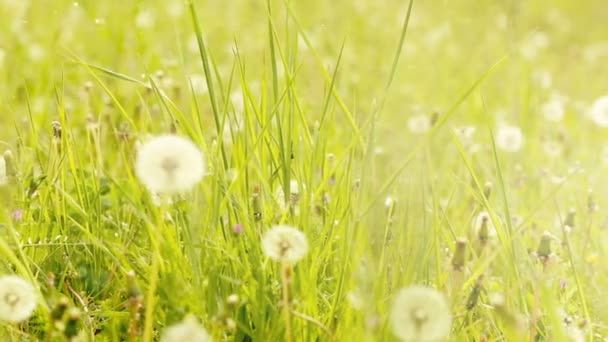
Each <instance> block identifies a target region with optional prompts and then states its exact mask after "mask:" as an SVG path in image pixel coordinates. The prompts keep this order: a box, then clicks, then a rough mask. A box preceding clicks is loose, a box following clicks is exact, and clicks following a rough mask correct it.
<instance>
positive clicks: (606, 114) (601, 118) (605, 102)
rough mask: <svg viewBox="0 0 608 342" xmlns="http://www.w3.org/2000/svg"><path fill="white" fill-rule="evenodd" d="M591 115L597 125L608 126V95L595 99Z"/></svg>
mask: <svg viewBox="0 0 608 342" xmlns="http://www.w3.org/2000/svg"><path fill="white" fill-rule="evenodd" d="M589 115H590V116H591V120H593V122H594V123H595V124H596V125H598V126H600V127H608V96H602V97H600V98H599V99H597V100H595V102H593V105H592V106H591V110H590V114H589Z"/></svg>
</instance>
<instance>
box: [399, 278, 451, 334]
mask: <svg viewBox="0 0 608 342" xmlns="http://www.w3.org/2000/svg"><path fill="white" fill-rule="evenodd" d="M390 323H391V327H392V330H393V333H394V334H395V335H396V336H397V337H399V338H400V339H401V340H402V341H440V340H443V339H445V338H446V337H447V336H448V335H449V333H450V329H451V326H452V313H451V312H450V308H449V304H448V302H447V300H446V298H445V297H444V296H443V295H442V294H441V293H439V292H438V291H437V290H435V289H432V288H430V287H426V286H419V285H414V286H410V287H408V288H405V289H402V290H400V291H399V293H398V294H397V296H396V298H395V300H394V302H393V306H392V308H391V313H390Z"/></svg>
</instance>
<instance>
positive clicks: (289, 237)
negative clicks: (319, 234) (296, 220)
mask: <svg viewBox="0 0 608 342" xmlns="http://www.w3.org/2000/svg"><path fill="white" fill-rule="evenodd" d="M262 250H263V251H264V254H266V256H268V257H269V258H270V259H273V260H275V261H279V262H284V263H289V264H295V263H296V262H298V261H300V259H302V258H303V257H304V256H305V255H306V253H308V239H307V238H306V235H305V234H304V233H303V232H302V231H301V230H299V229H296V228H294V227H290V226H286V225H278V226H274V227H272V228H271V229H270V230H268V231H267V232H266V233H265V234H264V235H263V236H262Z"/></svg>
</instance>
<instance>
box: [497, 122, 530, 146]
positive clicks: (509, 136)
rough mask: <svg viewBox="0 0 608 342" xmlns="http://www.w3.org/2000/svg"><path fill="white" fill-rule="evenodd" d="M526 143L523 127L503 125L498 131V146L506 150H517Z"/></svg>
mask: <svg viewBox="0 0 608 342" xmlns="http://www.w3.org/2000/svg"><path fill="white" fill-rule="evenodd" d="M523 145H524V135H523V133H522V132H521V128H519V127H517V126H511V125H503V126H500V127H499V128H498V132H497V133H496V146H498V148H500V149H501V150H503V151H506V152H517V151H519V150H520V149H521V148H522V146H523Z"/></svg>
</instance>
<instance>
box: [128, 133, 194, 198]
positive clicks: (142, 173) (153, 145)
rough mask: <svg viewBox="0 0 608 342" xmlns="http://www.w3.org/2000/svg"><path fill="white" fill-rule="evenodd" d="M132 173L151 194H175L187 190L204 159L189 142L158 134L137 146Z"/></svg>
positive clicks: (191, 185) (175, 136)
mask: <svg viewBox="0 0 608 342" xmlns="http://www.w3.org/2000/svg"><path fill="white" fill-rule="evenodd" d="M135 172H136V174H137V176H138V177H139V179H140V181H141V182H142V183H143V184H144V185H145V186H146V187H147V188H148V189H149V190H150V191H151V192H152V193H160V194H175V193H180V192H185V191H187V190H188V189H190V188H192V187H193V186H194V185H195V184H196V183H198V182H199V181H200V180H201V178H203V175H204V173H205V162H204V160H203V155H202V153H201V151H200V150H199V149H198V147H197V146H196V145H194V143H193V142H192V141H190V140H188V139H186V138H182V137H180V136H177V135H161V136H158V137H155V138H152V139H151V140H150V141H148V142H146V143H144V144H143V145H141V146H140V148H139V151H138V154H137V161H136V163H135Z"/></svg>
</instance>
